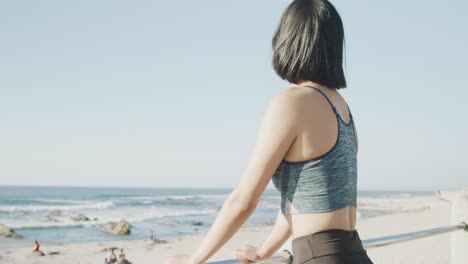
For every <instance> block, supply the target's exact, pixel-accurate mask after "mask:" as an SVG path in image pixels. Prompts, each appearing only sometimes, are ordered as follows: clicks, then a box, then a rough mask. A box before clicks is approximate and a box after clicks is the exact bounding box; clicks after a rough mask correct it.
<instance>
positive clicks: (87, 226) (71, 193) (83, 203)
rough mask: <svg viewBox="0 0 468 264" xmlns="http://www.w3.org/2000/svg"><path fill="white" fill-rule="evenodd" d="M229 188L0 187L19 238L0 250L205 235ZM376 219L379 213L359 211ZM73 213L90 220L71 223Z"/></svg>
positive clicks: (269, 216)
mask: <svg viewBox="0 0 468 264" xmlns="http://www.w3.org/2000/svg"><path fill="white" fill-rule="evenodd" d="M231 190H232V189H182V188H101V187H99V188H97V187H96V188H93V187H19V186H0V224H4V225H6V226H7V227H9V228H12V229H14V230H15V232H16V233H18V234H20V235H22V236H23V237H24V238H23V239H11V238H2V237H0V248H1V247H3V248H4V247H8V246H24V245H33V243H34V240H37V241H39V242H40V243H42V244H45V245H60V244H68V243H80V242H104V241H115V240H134V239H150V237H151V236H152V235H153V237H156V238H161V239H163V238H169V237H174V236H181V235H189V234H194V233H199V232H205V231H207V230H208V229H209V227H210V226H211V223H212V222H213V221H214V219H215V218H216V215H217V213H218V212H219V210H220V209H221V206H222V204H223V202H224V199H225V198H226V197H227V195H228V194H229V193H230V191H231ZM433 193H434V192H432V191H410V192H408V191H359V192H358V197H392V196H408V195H411V196H414V195H432V194H433ZM279 206H280V196H279V193H278V192H277V191H276V190H274V189H267V190H266V191H265V192H264V194H263V195H262V199H261V200H260V202H259V204H258V207H257V209H256V210H255V212H254V213H253V215H252V216H251V217H250V218H249V220H248V221H247V222H246V224H245V225H246V226H254V225H263V224H265V223H270V224H271V223H274V221H275V219H276V215H277V212H278V209H279ZM358 210H359V213H361V214H366V215H376V214H379V213H382V212H379V211H370V210H367V211H366V210H361V209H359V208H358ZM78 214H83V215H85V216H87V217H88V218H89V219H91V220H90V221H86V222H75V221H73V220H72V219H71V218H72V217H73V216H76V215H78ZM120 219H125V220H126V221H128V222H130V223H131V224H132V229H131V234H130V235H128V236H116V235H111V234H107V233H104V232H102V231H101V230H100V229H99V225H101V224H104V223H107V222H109V221H119V220H120Z"/></svg>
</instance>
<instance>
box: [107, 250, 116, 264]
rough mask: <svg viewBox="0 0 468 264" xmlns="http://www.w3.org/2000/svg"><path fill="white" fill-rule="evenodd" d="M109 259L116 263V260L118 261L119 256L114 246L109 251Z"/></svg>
mask: <svg viewBox="0 0 468 264" xmlns="http://www.w3.org/2000/svg"><path fill="white" fill-rule="evenodd" d="M107 260H108V261H109V262H110V263H115V262H117V257H116V256H115V253H114V248H111V251H110V252H109V255H108V256H107Z"/></svg>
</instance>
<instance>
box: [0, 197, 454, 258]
mask: <svg viewBox="0 0 468 264" xmlns="http://www.w3.org/2000/svg"><path fill="white" fill-rule="evenodd" d="M358 205H360V206H359V208H360V209H366V208H367V209H369V208H374V209H375V208H376V206H379V208H380V209H382V208H383V209H385V210H388V212H387V213H383V214H379V215H375V216H372V215H371V216H366V215H363V216H361V217H358V220H357V224H356V230H358V232H359V234H360V237H361V239H362V240H363V241H364V240H365V239H370V238H375V237H380V236H386V235H394V234H399V233H405V232H412V231H418V230H423V229H428V228H434V227H439V226H444V225H448V224H449V223H450V221H449V220H450V219H449V217H450V203H449V202H448V201H445V200H442V199H440V198H439V197H437V195H428V196H410V197H392V198H359V199H358ZM273 225H274V223H271V224H262V225H258V226H248V227H246V226H243V227H241V229H240V230H239V231H238V232H237V233H236V234H235V235H234V237H233V238H232V239H231V240H230V241H228V243H227V244H226V245H225V246H224V247H223V248H221V250H220V251H218V252H217V253H216V254H215V255H214V256H213V257H212V258H211V259H210V260H209V261H216V260H224V259H231V258H232V255H231V252H232V251H233V250H234V249H236V248H237V247H240V246H242V245H244V244H250V245H257V246H258V245H260V244H261V243H263V241H264V239H266V237H267V236H268V234H269V232H270V231H271V229H272V228H273ZM204 234H205V233H204V232H203V233H199V234H192V235H182V236H176V237H158V239H160V240H166V241H167V243H154V242H152V241H151V240H149V239H147V240H117V241H111V242H78V243H70V244H65V245H46V244H45V245H43V246H42V247H41V250H43V251H44V253H46V254H48V253H49V252H57V251H58V252H59V254H57V255H46V256H43V257H36V256H32V255H31V251H32V246H30V247H23V246H20V247H1V248H0V254H1V252H3V253H6V254H4V255H3V256H2V257H1V258H0V263H31V262H32V261H33V262H34V263H38V264H39V263H53V264H54V263H57V264H58V263H96V262H97V263H99V261H100V262H103V261H104V258H105V256H106V252H105V251H103V250H104V249H105V248H109V247H117V248H119V249H120V248H124V250H125V253H126V256H127V258H128V260H129V261H131V262H132V263H144V262H148V260H150V261H151V262H155V263H158V261H162V260H163V259H165V258H166V257H168V256H170V255H173V254H190V253H192V252H193V251H194V250H195V248H196V246H197V245H198V244H199V242H200V240H201V239H203V237H204ZM431 247H433V248H437V249H438V250H437V252H427V250H426V251H424V248H426V249H427V248H431ZM449 251H450V250H449V235H448V234H444V235H438V236H434V237H430V238H425V239H421V240H415V241H409V242H404V243H402V244H396V245H390V246H386V247H380V248H373V249H369V250H368V254H369V256H370V257H371V259H372V260H373V261H374V262H376V263H398V261H401V263H418V262H421V263H446V262H448V260H449V257H450V256H449ZM396 252H398V254H396ZM415 252H421V254H415ZM422 253H424V254H422ZM427 256H430V257H431V258H429V257H427ZM408 259H412V260H413V261H414V262H411V261H409V262H408ZM421 259H424V262H422V261H421ZM74 260H76V261H75V262H74Z"/></svg>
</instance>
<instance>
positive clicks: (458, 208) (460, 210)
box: [450, 194, 468, 264]
mask: <svg viewBox="0 0 468 264" xmlns="http://www.w3.org/2000/svg"><path fill="white" fill-rule="evenodd" d="M450 222H451V223H452V224H454V223H460V222H465V223H468V195H467V194H465V195H463V196H460V197H458V198H456V199H454V200H453V201H452V216H451V220H450ZM465 231H468V230H466V229H465ZM450 236H451V237H450V240H451V244H452V245H451V257H452V264H463V263H467V261H468V250H467V248H468V232H453V233H452V234H451V235H450Z"/></svg>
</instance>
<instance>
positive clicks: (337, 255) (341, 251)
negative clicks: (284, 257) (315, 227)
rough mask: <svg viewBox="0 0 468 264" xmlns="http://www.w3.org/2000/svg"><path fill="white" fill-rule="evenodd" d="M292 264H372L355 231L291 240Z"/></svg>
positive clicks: (332, 230)
mask: <svg viewBox="0 0 468 264" xmlns="http://www.w3.org/2000/svg"><path fill="white" fill-rule="evenodd" d="M292 251H293V264H373V262H372V261H371V260H370V258H369V256H367V251H366V250H365V249H364V247H363V245H362V241H361V239H360V237H359V234H358V232H357V230H353V231H348V230H344V229H330V230H325V231H320V232H317V233H314V234H311V235H307V236H301V237H297V238H295V239H293V240H292Z"/></svg>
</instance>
